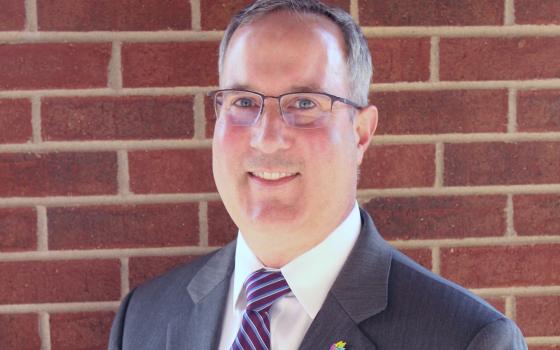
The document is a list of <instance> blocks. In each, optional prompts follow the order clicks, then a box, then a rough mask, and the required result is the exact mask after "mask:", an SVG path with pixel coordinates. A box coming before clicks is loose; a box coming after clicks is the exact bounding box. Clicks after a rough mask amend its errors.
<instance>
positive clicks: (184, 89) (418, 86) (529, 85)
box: [0, 33, 560, 98]
mask: <svg viewBox="0 0 560 350" xmlns="http://www.w3.org/2000/svg"><path fill="white" fill-rule="evenodd" d="M559 35H560V33H559ZM217 88H218V87H217V86H178V87H145V88H123V89H120V90H114V89H111V88H89V89H88V88H86V89H48V90H40V89H39V90H4V91H0V98H31V97H33V96H39V97H97V96H117V97H118V96H160V95H166V96H178V95H194V94H197V93H203V94H205V93H208V92H210V91H212V90H215V89H217ZM508 88H515V89H519V90H534V89H547V90H548V89H558V88H560V79H559V78H552V79H529V80H481V81H437V82H430V81H419V82H394V83H375V84H372V85H370V90H371V91H403V90H404V91H434V90H495V89H508Z"/></svg>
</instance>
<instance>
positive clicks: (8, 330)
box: [0, 314, 41, 350]
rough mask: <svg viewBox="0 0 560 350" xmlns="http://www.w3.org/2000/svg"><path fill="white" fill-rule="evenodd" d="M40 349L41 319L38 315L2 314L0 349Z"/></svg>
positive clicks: (0, 321) (0, 318)
mask: <svg viewBox="0 0 560 350" xmlns="http://www.w3.org/2000/svg"><path fill="white" fill-rule="evenodd" d="M40 348H41V339H40V338H39V319H38V318H37V315H36V314H17V315H9V314H0V349H17V350H37V349H40Z"/></svg>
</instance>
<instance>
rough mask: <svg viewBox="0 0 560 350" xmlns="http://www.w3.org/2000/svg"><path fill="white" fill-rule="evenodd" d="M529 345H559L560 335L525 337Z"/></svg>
mask: <svg viewBox="0 0 560 350" xmlns="http://www.w3.org/2000/svg"><path fill="white" fill-rule="evenodd" d="M525 341H526V342H527V344H529V345H560V336H554V337H525Z"/></svg>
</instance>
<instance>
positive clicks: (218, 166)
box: [212, 123, 248, 173]
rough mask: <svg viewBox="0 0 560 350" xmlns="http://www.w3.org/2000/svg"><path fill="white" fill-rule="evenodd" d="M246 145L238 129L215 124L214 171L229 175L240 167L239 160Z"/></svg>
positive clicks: (246, 141)
mask: <svg viewBox="0 0 560 350" xmlns="http://www.w3.org/2000/svg"><path fill="white" fill-rule="evenodd" d="M247 145H248V140H247V139H246V136H245V133H244V132H243V130H242V129H240V128H239V127H231V126H228V125H225V124H224V123H216V126H215V129H214V138H213V140H212V150H213V159H214V168H215V171H217V170H218V171H220V172H222V173H231V172H232V171H234V172H235V171H237V170H236V169H237V168H238V167H240V166H241V165H242V162H241V158H242V155H243V154H244V153H245V151H246V148H247Z"/></svg>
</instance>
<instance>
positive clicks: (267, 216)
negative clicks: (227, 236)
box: [247, 206, 303, 233]
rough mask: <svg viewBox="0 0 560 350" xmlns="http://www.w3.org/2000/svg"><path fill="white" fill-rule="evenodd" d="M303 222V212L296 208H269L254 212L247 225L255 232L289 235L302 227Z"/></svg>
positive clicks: (250, 215) (249, 216)
mask: <svg viewBox="0 0 560 350" xmlns="http://www.w3.org/2000/svg"><path fill="white" fill-rule="evenodd" d="M302 221H303V215H302V212H301V211H300V210H298V209H296V208H295V207H288V208H285V207H284V208H282V207H278V206H267V207H264V208H259V209H258V210H252V211H251V213H250V214H249V215H248V220H247V224H248V225H250V226H251V227H252V228H254V231H261V232H264V231H266V232H267V233H268V232H285V233H288V232H293V231H294V230H296V228H297V227H299V226H301V222H302Z"/></svg>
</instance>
